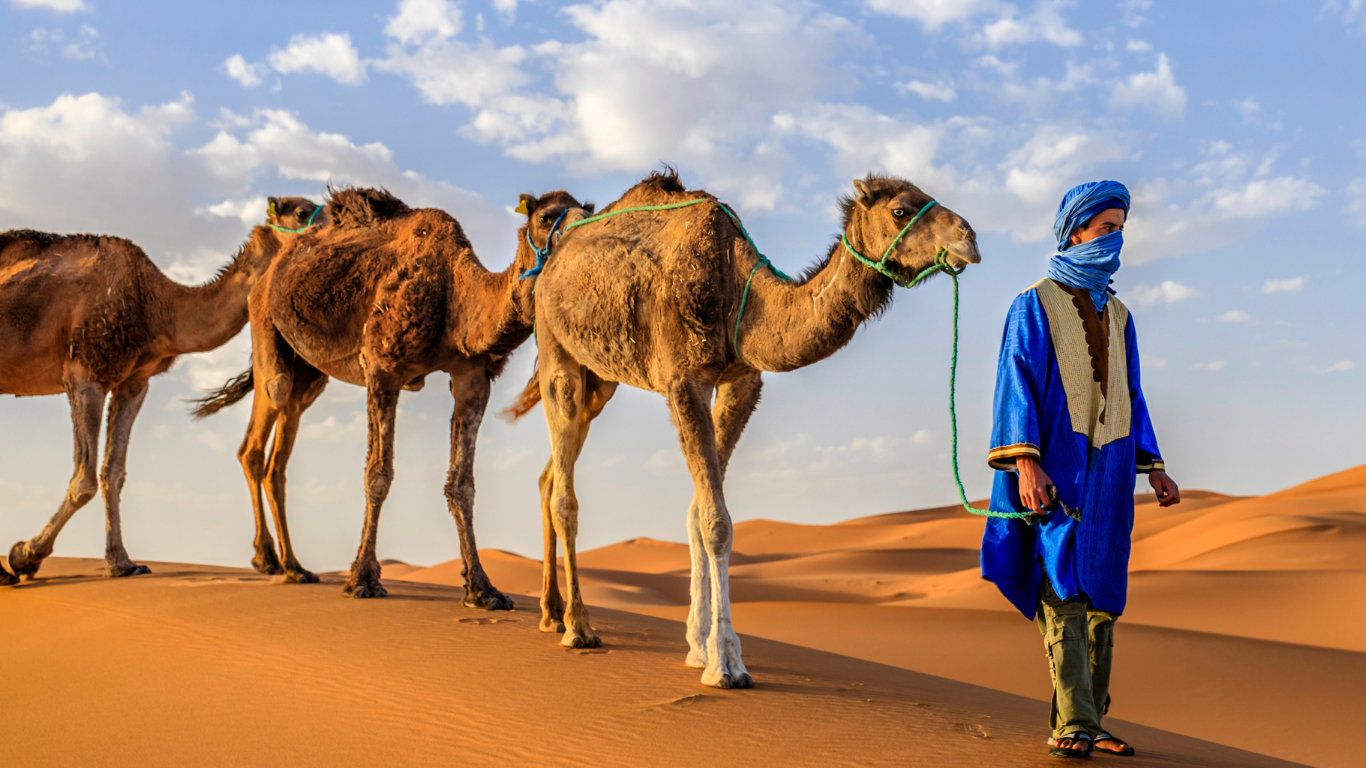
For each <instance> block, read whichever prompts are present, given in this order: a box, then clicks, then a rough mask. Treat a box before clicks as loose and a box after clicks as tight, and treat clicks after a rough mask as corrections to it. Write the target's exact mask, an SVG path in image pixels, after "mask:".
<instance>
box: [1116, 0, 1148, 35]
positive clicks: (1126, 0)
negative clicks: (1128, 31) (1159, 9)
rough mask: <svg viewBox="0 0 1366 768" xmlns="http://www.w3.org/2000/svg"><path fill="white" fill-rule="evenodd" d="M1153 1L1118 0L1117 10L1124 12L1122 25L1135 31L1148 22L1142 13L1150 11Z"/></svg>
mask: <svg viewBox="0 0 1366 768" xmlns="http://www.w3.org/2000/svg"><path fill="white" fill-rule="evenodd" d="M1152 7H1153V0H1120V3H1119V9H1120V10H1122V11H1124V23H1125V24H1126V25H1128V26H1130V27H1133V28H1135V29H1137V28H1138V27H1141V26H1143V24H1144V23H1145V22H1146V21H1147V20H1148V19H1147V17H1145V16H1143V12H1144V11H1149V10H1152Z"/></svg>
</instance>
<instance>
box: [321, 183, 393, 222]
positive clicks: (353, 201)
mask: <svg viewBox="0 0 1366 768" xmlns="http://www.w3.org/2000/svg"><path fill="white" fill-rule="evenodd" d="M326 205H327V215H328V216H329V217H330V218H331V219H332V224H333V226H337V227H368V226H371V225H373V224H375V223H376V222H380V221H387V220H389V219H394V218H398V217H399V216H402V215H403V214H405V213H408V211H409V210H411V209H409V208H408V205H407V204H406V203H404V202H403V201H402V200H399V199H398V198H397V197H394V196H393V195H392V194H390V193H389V190H387V189H383V188H380V189H376V188H374V187H341V188H334V187H329V188H328V190H327V203H326Z"/></svg>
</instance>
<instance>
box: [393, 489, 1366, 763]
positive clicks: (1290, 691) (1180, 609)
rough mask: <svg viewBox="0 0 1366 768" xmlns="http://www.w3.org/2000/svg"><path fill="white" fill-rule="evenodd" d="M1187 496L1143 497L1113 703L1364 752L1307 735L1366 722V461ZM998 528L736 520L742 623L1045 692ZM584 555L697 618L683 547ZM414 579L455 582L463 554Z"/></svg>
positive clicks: (624, 600) (1255, 744)
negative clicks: (1310, 477) (996, 567)
mask: <svg viewBox="0 0 1366 768" xmlns="http://www.w3.org/2000/svg"><path fill="white" fill-rule="evenodd" d="M1184 498H1185V500H1184V501H1183V502H1182V503H1181V504H1180V505H1178V506H1175V507H1170V508H1168V509H1162V508H1160V507H1158V506H1157V504H1156V499H1155V498H1154V497H1153V496H1152V495H1151V494H1149V495H1146V496H1142V495H1140V496H1138V497H1136V501H1137V503H1138V506H1137V519H1136V524H1135V527H1134V548H1133V557H1132V562H1131V565H1132V568H1131V574H1130V587H1129V606H1128V609H1127V613H1126V614H1125V615H1124V617H1123V618H1122V619H1121V620H1120V622H1119V624H1118V627H1117V630H1116V632H1117V636H1116V641H1115V644H1116V652H1115V665H1116V667H1115V682H1114V683H1113V685H1112V695H1113V698H1114V701H1113V706H1112V709H1111V712H1110V714H1111V715H1112V716H1113V717H1116V718H1120V719H1125V720H1130V721H1134V722H1139V723H1144V724H1146V725H1150V726H1154V727H1157V728H1162V729H1165V730H1169V731H1173V732H1176V733H1181V734H1185V735H1188V736H1194V737H1198V738H1201V739H1207V740H1210V741H1215V742H1218V743H1222V744H1228V745H1231V746H1236V747H1239V748H1242V749H1246V750H1250V751H1254V752H1259V753H1263V754H1267V755H1274V756H1277V757H1281V758H1284V759H1287V760H1294V761H1298V762H1304V763H1307V764H1311V765H1320V766H1334V767H1336V766H1341V767H1342V768H1347V767H1348V766H1360V765H1363V764H1366V761H1363V759H1362V757H1361V755H1360V752H1359V750H1358V748H1357V746H1356V745H1355V744H1354V743H1352V742H1353V740H1352V739H1336V738H1326V739H1318V738H1314V739H1305V738H1303V736H1302V735H1303V733H1304V731H1305V729H1306V728H1312V729H1314V730H1321V731H1322V732H1324V733H1342V734H1347V733H1353V734H1355V733H1363V732H1366V693H1364V692H1363V691H1366V466H1362V467H1357V468H1355V469H1351V470H1348V471H1345V472H1340V473H1337V474H1334V475H1330V476H1328V477H1324V478H1320V479H1318V480H1315V481H1313V482H1309V483H1305V484H1303V485H1299V486H1296V487H1294V488H1290V489H1287V490H1284V491H1280V492H1278V493H1273V494H1270V495H1267V496H1262V497H1256V498H1237V497H1231V496H1224V495H1221V494H1217V493H1211V492H1205V491H1189V492H1186V493H1185V494H1184ZM977 506H984V504H983V503H978V504H977ZM984 525H985V523H984V521H983V519H982V518H978V517H974V516H971V515H969V514H967V513H966V512H964V511H963V510H962V509H961V508H958V507H947V508H943V509H931V510H924V511H918V512H901V513H893V514H888V515H880V516H877V517H870V518H863V519H859V520H850V521H848V522H845V523H841V524H838V525H831V526H812V525H792V524H788V523H780V522H774V521H769V520H755V521H750V522H744V523H740V524H738V525H737V526H736V534H735V546H734V550H735V551H734V553H733V554H732V558H731V565H732V569H731V578H732V581H731V596H732V600H733V601H734V621H735V626H736V628H737V630H739V631H740V632H741V633H744V634H748V635H752V636H758V637H765V638H770V639H774V640H781V641H784V642H788V643H793V644H797V645H802V646H806V647H810V648H816V649H820V650H824V651H830V652H833V653H840V654H845V655H849V656H854V657H857V658H860V659H866V660H868V661H874V662H878V663H880V664H887V665H891V666H896V667H901V668H903V669H907V670H914V671H917V672H925V673H929V674H933V675H939V676H943V677H947V678H950V679H953V680H959V681H963V682H967V683H972V684H974V685H980V686H984V687H988V688H994V689H997V690H1001V691H1006V692H1009V693H1014V694H1018V695H1021V696H1028V697H1031V698H1035V699H1040V700H1043V701H1047V698H1048V696H1049V695H1050V693H1051V691H1050V687H1049V682H1048V673H1047V666H1046V661H1045V656H1044V650H1043V644H1042V641H1041V639H1040V637H1039V634H1038V630H1037V629H1035V627H1034V624H1033V623H1032V622H1029V621H1027V620H1025V619H1024V618H1023V617H1022V616H1021V615H1020V614H1019V613H1018V612H1017V611H1015V610H1014V608H1012V607H1011V606H1010V604H1009V603H1007V602H1006V601H1005V599H1004V598H1002V597H1001V596H1000V593H999V592H998V591H997V590H996V588H995V586H994V585H992V584H990V583H987V582H984V581H982V579H981V578H980V575H979V571H978V569H977V560H978V548H979V545H980V542H981V536H982V529H983V526H984ZM580 564H581V566H582V568H583V572H584V576H585V597H586V600H587V601H588V602H589V603H590V604H593V605H601V606H610V607H612V608H617V609H620V610H626V611H633V612H636V613H641V614H646V615H651V616H659V617H665V618H671V619H676V620H679V621H681V620H682V619H683V618H684V616H685V615H686V612H687V600H688V582H687V574H688V570H687V569H688V554H687V547H686V545H683V544H675V543H669V542H661V541H652V540H648V539H635V540H632V541H627V542H623V543H620V544H616V545H613V546H609V547H604V548H602V549H598V550H594V551H591V552H584V553H582V554H581V555H580ZM485 565H486V567H487V568H488V569H489V573H490V575H491V576H492V578H493V579H494V581H495V583H497V584H499V585H500V586H501V587H503V588H505V589H511V590H514V591H522V592H530V593H532V594H534V593H536V592H537V590H538V589H539V584H540V562H539V561H534V560H528V559H526V558H521V557H518V556H516V555H511V554H509V553H504V552H492V551H491V552H488V553H487V554H486V555H485ZM403 578H407V579H413V580H417V581H424V582H433V583H459V561H455V562H452V563H447V564H443V565H439V566H435V567H432V568H428V569H425V570H416V571H412V572H409V573H408V574H407V575H406V576H404V577H403ZM1310 713H1312V715H1311V714H1310ZM1311 722H1312V725H1310V723H1311ZM1115 730H1116V731H1118V732H1119V733H1120V735H1122V736H1125V737H1126V738H1130V739H1132V740H1133V741H1134V742H1135V743H1136V746H1138V747H1140V748H1141V747H1142V746H1143V745H1142V744H1139V743H1137V742H1138V739H1137V737H1134V736H1132V735H1131V734H1130V733H1128V732H1126V730H1124V729H1120V728H1119V727H1116V728H1115Z"/></svg>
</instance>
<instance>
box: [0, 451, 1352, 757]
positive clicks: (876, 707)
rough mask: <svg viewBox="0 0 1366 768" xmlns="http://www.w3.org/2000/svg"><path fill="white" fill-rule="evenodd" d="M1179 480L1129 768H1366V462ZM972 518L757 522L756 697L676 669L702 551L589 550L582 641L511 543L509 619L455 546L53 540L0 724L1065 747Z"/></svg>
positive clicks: (1145, 540)
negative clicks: (1315, 470) (1295, 473)
mask: <svg viewBox="0 0 1366 768" xmlns="http://www.w3.org/2000/svg"><path fill="white" fill-rule="evenodd" d="M1188 499H1190V500H1189V501H1187V502H1186V503H1183V504H1182V505H1181V506H1179V507H1175V508H1172V509H1168V510H1161V509H1159V508H1157V506H1156V505H1155V504H1154V503H1152V499H1151V497H1148V498H1147V500H1146V502H1145V500H1144V499H1143V498H1142V497H1140V499H1139V500H1140V502H1143V503H1141V505H1140V507H1139V512H1138V523H1137V525H1136V528H1135V545H1134V557H1133V565H1134V569H1133V571H1134V572H1133V574H1132V585H1131V590H1130V610H1129V612H1128V613H1127V614H1126V615H1125V617H1124V618H1123V619H1122V620H1121V622H1120V624H1119V631H1118V632H1119V634H1118V639H1117V641H1116V645H1117V649H1116V651H1117V652H1116V665H1117V669H1116V682H1115V685H1114V689H1115V691H1114V696H1115V701H1114V707H1113V709H1112V711H1111V716H1112V717H1111V718H1109V719H1108V720H1107V724H1108V725H1110V727H1111V728H1112V730H1114V731H1115V732H1117V733H1119V734H1121V735H1122V736H1124V737H1125V738H1127V739H1129V740H1130V741H1132V742H1133V743H1134V744H1135V746H1137V747H1138V749H1139V751H1140V754H1139V756H1138V757H1136V758H1129V759H1124V760H1122V762H1123V764H1124V765H1131V766H1157V765H1164V766H1165V765H1172V766H1175V765H1183V766H1185V765H1198V766H1278V765H1290V764H1292V763H1296V764H1308V765H1319V766H1349V765H1360V764H1361V761H1360V760H1359V759H1357V757H1356V756H1354V754H1353V752H1354V749H1355V747H1354V744H1353V739H1351V738H1347V737H1346V736H1347V735H1348V734H1355V733H1360V732H1362V731H1363V726H1366V721H1364V720H1366V697H1363V696H1362V694H1361V690H1362V687H1363V684H1364V683H1366V632H1363V630H1366V626H1363V623H1364V622H1366V610H1363V608H1366V565H1363V564H1366V467H1360V468H1357V469H1354V470H1350V471H1347V472H1343V473H1339V474H1337V475H1332V476H1329V477H1326V478H1323V479H1320V480H1317V481H1314V482H1312V483H1306V484H1304V485H1302V486H1298V487H1296V488H1291V489H1289V490H1286V491H1282V492H1280V493H1276V494H1271V495H1269V496H1265V497H1260V498H1234V497H1228V496H1221V495H1219V494H1214V493H1200V492H1193V493H1190V494H1189V495H1188ZM587 513H591V511H589V512H587ZM982 525H983V523H982V521H981V520H980V519H977V518H974V517H971V516H969V515H967V514H966V513H964V512H962V511H961V510H958V509H952V508H946V509H937V510H925V511H920V512H903V513H895V514H890V515H882V516H878V517H872V518H864V519H860V520H852V521H848V522H846V523H841V524H838V525H831V526H802V525H791V524H785V523H777V522H771V521H762V520H761V521H751V522H746V523H741V524H740V525H738V526H737V528H736V542H735V553H734V555H733V559H732V564H733V572H732V573H733V581H732V591H733V599H734V600H735V623H736V626H737V629H738V630H739V631H740V632H741V633H742V636H743V637H744V642H745V659H746V662H747V664H748V665H749V667H750V670H751V672H753V673H754V675H755V678H756V684H757V685H756V687H755V688H754V689H752V690H748V691H718V690H713V689H709V688H705V687H703V686H701V685H700V684H699V683H698V682H697V673H696V671H695V670H692V669H689V668H688V667H686V666H684V665H683V663H682V661H683V658H684V654H685V652H686V643H685V641H684V639H683V627H682V624H681V623H680V621H679V619H681V618H682V616H683V613H684V611H685V610H686V603H687V580H686V574H687V563H688V561H687V550H686V547H685V546H683V545H681V544H674V543H668V542H659V541H651V540H644V539H635V540H632V541H628V542H623V543H621V544H616V545H613V546H610V547H605V548H602V549H598V550H594V551H592V552H585V553H583V554H582V556H581V561H582V565H583V568H584V574H585V577H586V578H585V587H586V598H587V601H588V602H589V604H590V605H591V606H592V618H593V624H594V626H595V628H596V629H597V630H598V632H599V633H600V634H601V635H602V637H603V640H604V642H605V644H606V645H605V647H604V648H602V649H597V650H592V651H570V650H566V649H564V648H562V647H561V646H559V645H558V644H557V640H558V637H557V636H553V635H546V634H542V633H540V632H538V631H537V621H538V618H539V610H538V607H537V605H536V597H535V595H536V594H537V592H538V590H539V573H540V563H539V562H537V561H534V560H529V559H526V558H522V557H519V556H517V555H513V554H509V553H505V552H499V551H496V550H488V551H485V552H484V553H483V555H484V558H485V560H484V562H485V566H486V567H487V568H488V569H489V571H490V574H491V575H492V577H493V579H494V581H495V583H497V584H498V585H499V586H500V587H501V588H503V589H505V590H509V591H511V592H513V593H517V598H516V599H517V604H518V610H516V611H514V612H512V613H490V612H485V611H477V610H471V609H467V608H463V607H461V606H460V599H461V597H462V593H461V590H460V588H459V587H458V586H453V585H452V584H458V583H459V561H453V562H449V563H445V564H442V565H438V566H434V567H430V568H420V567H415V566H410V565H406V564H403V563H398V562H394V561H388V562H386V564H385V572H384V576H385V579H386V583H387V585H388V587H389V591H390V597H389V598H387V599H384V600H365V601H354V600H347V599H343V598H342V597H341V596H340V590H341V582H342V577H341V576H340V575H326V576H324V578H323V583H322V584H320V585H277V584H274V583H272V580H271V579H270V578H268V577H265V576H261V575H258V574H256V573H254V572H252V571H249V570H245V569H234V568H222V567H211V566H198V565H179V564H168V563H152V564H151V565H152V568H153V571H154V573H153V574H152V575H150V576H137V577H132V578H128V579H119V580H109V579H104V578H101V577H100V576H99V575H98V574H99V568H100V566H101V565H102V561H97V560H81V559H66V558H53V559H52V560H50V561H48V562H47V563H46V564H45V565H44V567H43V570H42V571H41V572H40V573H39V578H38V579H37V580H34V581H29V582H25V583H23V584H21V585H18V586H16V587H12V588H7V589H4V590H0V642H2V643H3V647H4V649H5V650H4V653H3V654H2V655H0V679H3V680H4V681H5V689H6V692H7V694H8V695H7V703H8V705H9V706H8V707H7V711H6V714H5V715H4V716H3V717H0V744H3V745H4V747H5V750H4V752H5V755H6V757H7V758H9V760H10V762H13V763H14V764H17V765H26V766H40V765H41V766H48V765H51V766H67V765H110V766H124V765H138V766H162V765H166V766H172V765H175V766H179V765H223V766H237V765H257V764H263V763H267V762H269V763H277V762H278V763H282V764H286V765H298V766H313V765H318V766H323V765H327V766H340V765H361V764H374V763H376V762H378V763H380V764H386V765H452V764H464V765H549V764H562V765H587V764H594V765H608V766H615V765H621V766H647V765H648V766H655V765H659V766H672V765H679V766H683V765H687V766H695V765H698V764H715V765H736V766H742V765H743V766H749V765H783V766H805V765H810V766H832V765H867V766H877V765H889V766H891V765H899V766H908V765H909V766H996V765H1054V764H1056V763H1055V762H1054V761H1053V760H1051V759H1050V758H1048V757H1047V755H1046V746H1045V744H1044V740H1045V738H1046V736H1047V713H1048V705H1047V701H1046V696H1047V694H1048V680H1047V674H1046V668H1045V664H1044V654H1043V647H1042V642H1041V641H1040V639H1039V636H1038V633H1037V630H1035V628H1034V626H1033V624H1032V623H1030V622H1028V621H1026V620H1025V619H1024V618H1023V617H1021V616H1020V615H1019V614H1018V613H1016V612H1014V611H1013V609H1012V608H1010V606H1009V605H1008V604H1006V603H1005V601H1004V600H1003V599H1002V598H1000V597H999V595H998V594H997V592H996V591H995V588H994V587H992V585H990V584H987V583H984V582H982V581H981V579H980V578H979V577H978V576H977V571H976V558H977V554H976V551H977V545H978V541H979V537H980V534H981V529H982ZM680 526H681V520H680ZM1310 713H1312V715H1311V714H1310ZM1310 732H1312V733H1316V734H1318V736H1315V737H1312V738H1306V735H1307V734H1308V733H1310ZM1097 759H1100V760H1109V761H1116V760H1120V759H1119V758H1102V757H1098V758H1097Z"/></svg>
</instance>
